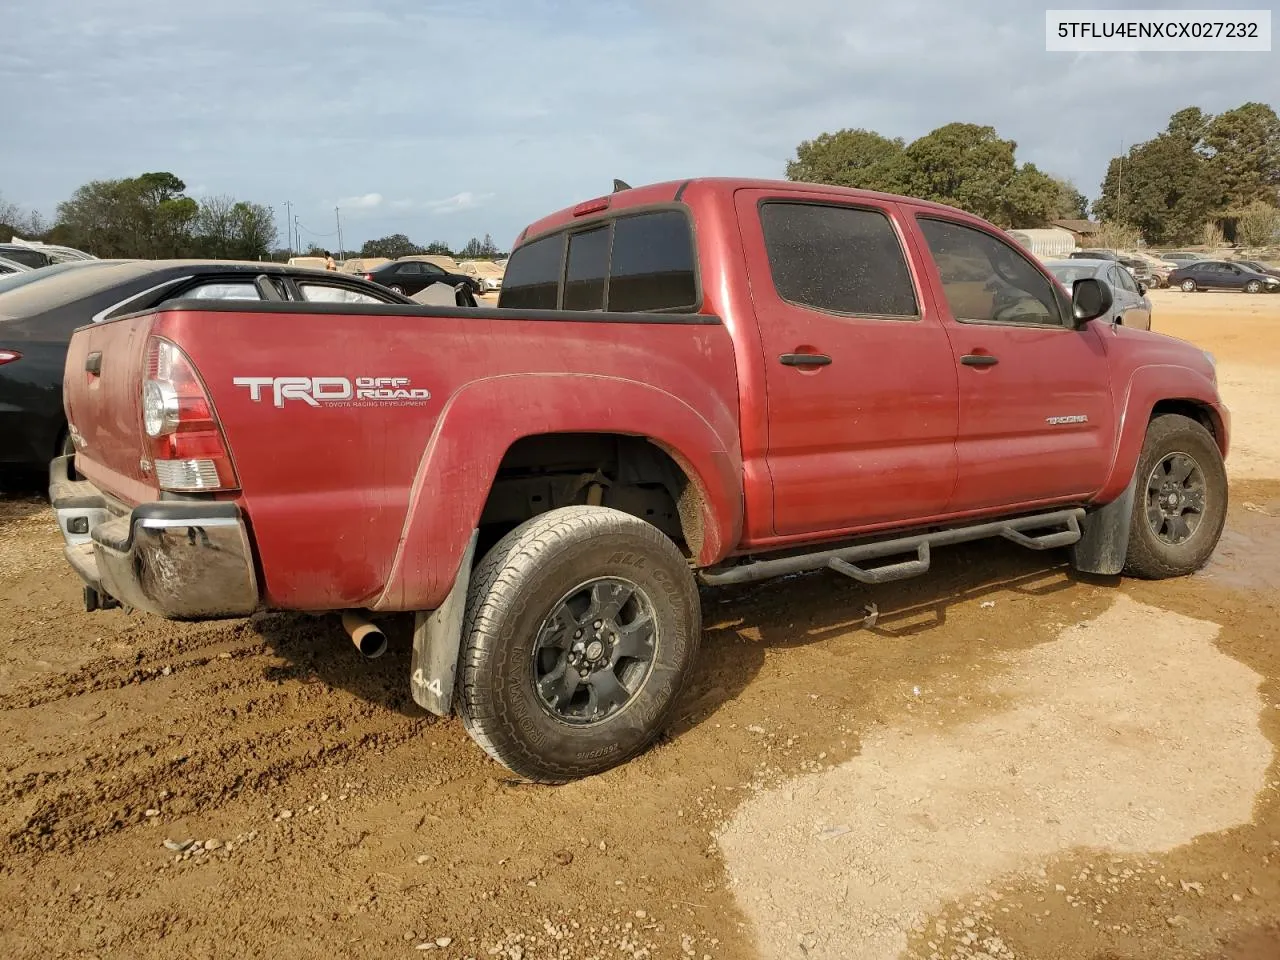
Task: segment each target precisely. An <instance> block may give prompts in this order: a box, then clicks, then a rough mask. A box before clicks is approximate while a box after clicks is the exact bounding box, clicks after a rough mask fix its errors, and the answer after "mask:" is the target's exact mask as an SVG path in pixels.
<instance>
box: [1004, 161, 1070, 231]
mask: <svg viewBox="0 0 1280 960" xmlns="http://www.w3.org/2000/svg"><path fill="white" fill-rule="evenodd" d="M1001 200H1002V204H1001V205H1002V210H1001V214H1000V216H999V217H998V218H996V219H997V220H998V222H1000V223H1001V224H1002V225H1004V226H1007V227H1038V226H1042V225H1043V224H1045V223H1048V222H1049V221H1050V220H1053V219H1055V218H1057V217H1058V216H1060V214H1059V208H1060V207H1061V201H1062V187H1061V184H1059V182H1058V181H1057V180H1055V179H1054V178H1053V177H1051V176H1049V175H1048V174H1047V173H1042V172H1041V171H1040V170H1039V169H1037V167H1036V165H1035V164H1034V163H1026V164H1023V165H1022V166H1021V167H1020V168H1019V169H1018V170H1017V171H1016V172H1015V173H1014V175H1013V176H1012V177H1010V178H1009V182H1008V183H1007V184H1005V186H1004V188H1003V190H1002V193H1001Z"/></svg>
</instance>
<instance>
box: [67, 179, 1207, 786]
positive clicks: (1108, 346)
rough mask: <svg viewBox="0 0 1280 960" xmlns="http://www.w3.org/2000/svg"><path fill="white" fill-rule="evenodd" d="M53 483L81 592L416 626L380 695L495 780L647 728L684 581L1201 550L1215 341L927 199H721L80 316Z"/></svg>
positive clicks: (631, 746) (833, 191) (677, 634)
mask: <svg viewBox="0 0 1280 960" xmlns="http://www.w3.org/2000/svg"><path fill="white" fill-rule="evenodd" d="M65 405H66V410H67V416H68V420H69V422H70V424H71V425H72V428H71V435H72V439H73V441H74V443H75V446H76V453H75V454H74V466H75V473H76V476H77V477H78V478H79V479H74V480H73V479H69V478H68V473H69V469H68V468H69V466H70V463H69V462H68V459H67V458H63V459H60V460H57V461H54V465H53V479H52V486H51V491H50V492H51V496H52V499H53V504H54V507H55V509H56V511H57V515H58V520H59V524H60V526H61V528H62V530H63V533H64V536H65V537H66V540H67V556H68V559H69V560H70V562H71V564H72V565H73V566H74V568H75V569H76V570H77V571H78V573H79V574H80V576H81V577H82V578H83V579H84V580H85V582H86V584H87V586H86V602H87V604H88V605H89V607H90V608H93V607H96V606H109V605H115V604H123V605H125V606H127V607H131V608H138V609H141V610H146V611H150V612H152V613H155V614H159V615H161V616H166V617H171V618H179V619H201V618H214V617H237V616H244V615H247V614H249V613H251V612H253V611H255V610H258V609H262V608H271V609H278V610H299V611H334V612H339V611H340V612H343V614H344V617H343V619H344V622H345V623H346V625H347V627H348V630H349V632H350V633H351V634H352V636H353V638H354V639H355V640H356V642H357V645H358V646H360V647H361V648H362V650H364V652H366V653H368V654H377V653H379V652H381V650H382V649H383V647H384V646H385V640H384V639H383V637H382V635H381V633H380V631H379V629H378V628H377V627H376V626H375V625H373V623H372V622H371V621H370V620H369V619H368V618H369V617H370V616H374V615H380V614H391V613H412V614H414V615H415V630H414V646H413V656H412V667H411V676H410V684H411V688H412V690H413V694H414V697H415V699H416V700H417V701H418V702H419V703H420V704H422V705H423V706H424V707H425V708H427V709H429V710H432V711H434V712H436V713H439V714H446V713H449V712H451V711H452V710H453V709H454V708H455V706H456V708H457V710H458V712H460V714H461V715H462V717H463V718H464V720H465V723H466V727H467V729H468V731H469V732H470V733H471V734H472V735H473V736H474V737H475V739H476V740H477V741H478V742H479V743H480V744H481V745H482V746H483V747H484V748H485V749H486V750H487V751H488V752H489V753H490V754H491V755H492V756H494V757H495V758H496V759H498V760H499V761H501V762H502V763H503V764H505V765H506V766H508V767H509V768H510V769H511V770H513V771H515V772H516V773H517V774H519V775H521V776H523V777H526V778H529V779H532V780H538V781H545V782H559V781H564V780H567V779H571V778H574V777H579V776H583V775H587V774H591V773H594V772H598V771H600V770H603V769H606V768H608V767H610V766H613V765H615V764H617V763H620V762H621V761H623V760H625V759H627V758H629V757H631V756H633V755H634V754H635V753H637V752H638V751H640V750H642V749H643V748H644V747H645V745H646V744H648V743H649V742H650V741H651V740H652V739H653V737H654V736H655V735H656V734H657V732H658V731H659V730H660V729H661V728H662V725H663V723H664V721H665V720H666V718H667V717H668V716H669V714H670V712H671V710H672V707H673V704H674V701H675V700H676V698H677V696H678V694H679V691H680V689H681V685H682V682H683V681H684V679H685V677H686V676H687V674H688V673H689V670H690V663H691V661H692V659H693V657H694V654H695V651H696V648H697V646H698V639H699V632H700V615H699V601H698V587H697V582H698V580H699V579H700V580H701V581H702V582H704V583H706V584H709V585H718V584H728V583H745V582H749V581H754V580H759V579H762V578H765V577H770V576H776V575H778V574H783V573H793V572H796V571H802V570H816V569H820V568H827V569H831V570H833V571H835V572H838V573H841V574H844V575H846V576H849V577H853V578H854V579H856V580H859V581H862V582H865V583H871V584H875V583H882V582H885V581H887V580H891V579H896V578H900V577H905V576H910V575H913V574H918V573H923V572H925V571H926V570H927V569H928V567H929V561H930V550H931V549H933V548H936V547H938V546H941V545H943V544H948V543H955V542H959V541H963V540H973V539H977V538H980V537H990V536H998V537H1004V538H1006V539H1008V540H1011V541H1013V542H1015V543H1018V544H1021V545H1023V546H1026V547H1031V548H1036V549H1048V548H1060V547H1065V548H1069V549H1070V551H1071V558H1072V561H1073V562H1074V564H1075V566H1076V567H1077V568H1078V569H1080V570H1084V571H1090V572H1094V573H1102V574H1117V573H1120V572H1121V571H1124V572H1127V573H1130V574H1132V575H1136V576H1141V577H1167V576H1176V575H1181V574H1186V573H1189V572H1191V571H1194V570H1196V569H1197V568H1199V567H1200V566H1201V565H1202V564H1203V563H1204V562H1205V561H1206V560H1207V559H1208V557H1209V555H1210V554H1211V553H1212V551H1213V549H1214V547H1215V545H1216V543H1217V540H1218V537H1219V535H1220V533H1221V529H1222V525H1223V522H1224V518H1225V515H1226V506H1227V481H1226V474H1225V471H1224V467H1223V459H1224V457H1225V455H1226V452H1227V445H1228V429H1229V418H1228V413H1227V411H1226V409H1225V408H1224V406H1223V404H1222V401H1221V399H1220V398H1219V395H1218V389H1217V383H1216V375H1215V371H1214V363H1213V358H1212V357H1211V356H1209V355H1208V354H1206V353H1205V352H1203V351H1201V350H1199V349H1197V348H1196V347H1194V346H1192V345H1191V344H1189V343H1185V342H1183V341H1180V340H1175V339H1172V338H1170V337H1167V336H1162V335H1159V334H1154V333H1150V332H1147V331H1138V330H1132V329H1129V328H1126V327H1124V326H1122V325H1118V324H1117V323H1115V322H1114V317H1113V316H1112V310H1111V303H1110V294H1109V291H1108V289H1107V288H1106V287H1105V286H1103V285H1100V284H1099V283H1098V282H1097V281H1094V280H1081V281H1078V282H1077V283H1076V284H1075V286H1074V289H1073V290H1072V291H1071V292H1068V291H1066V290H1064V289H1063V288H1062V287H1061V286H1059V284H1058V283H1057V282H1056V281H1055V280H1054V278H1053V276H1052V275H1051V274H1049V273H1048V272H1047V271H1046V270H1044V269H1043V268H1042V267H1041V266H1040V265H1039V264H1038V263H1037V262H1036V261H1035V260H1034V259H1032V258H1031V257H1030V256H1029V255H1028V254H1027V253H1026V252H1025V251H1024V250H1022V249H1021V248H1020V247H1018V246H1017V245H1016V244H1015V243H1013V242H1011V240H1010V238H1009V237H1008V236H1007V235H1006V234H1004V233H1003V232H1001V231H1000V230H998V229H996V228H995V227H993V226H991V225H990V224H988V223H985V222H984V221H982V220H979V219H977V218H975V217H972V216H969V215H968V214H965V213H962V212H961V211H959V210H955V209H952V208H949V207H944V206H940V205H937V204H933V203H926V202H922V201H918V200H911V199H907V198H903V197H896V196H888V195H884V194H877V193H869V192H862V191H852V190H844V189H838V188H834V187H824V186H815V185H810V184H798V183H776V182H768V181H748V180H690V181H687V182H679V183H664V184H657V185H654V186H647V187H642V188H635V189H631V188H626V189H622V190H619V191H616V192H615V193H613V194H611V195H609V196H605V197H601V198H599V199H595V200H590V201H587V202H585V203H582V204H579V205H578V206H576V207H573V208H571V209H567V210H563V211H561V212H559V213H556V214H553V215H552V216H549V217H547V218H546V219H544V220H541V221H539V222H537V223H534V224H532V225H531V226H530V227H528V228H527V229H526V230H525V231H524V233H522V234H521V236H520V238H519V240H518V243H517V245H516V247H515V250H514V252H513V253H512V256H511V261H510V264H509V266H508V269H507V272H506V276H505V278H504V282H503V289H502V294H501V299H500V301H499V304H498V306H497V308H494V309H471V310H468V309H463V308H435V307H425V306H424V307H414V306H389V305H364V304H338V303H325V304H319V303H292V302H280V301H275V302H271V301H264V302H226V303H211V302H207V301H189V302H184V301H180V302H176V303H170V304H167V305H165V306H164V307H162V308H159V309H157V310H154V311H150V312H145V313H138V314H134V315H131V316H124V317H120V318H117V319H113V320H110V321H108V322H102V323H98V324H93V325H89V326H85V327H82V328H81V329H80V330H78V331H77V332H76V334H75V336H74V338H73V340H72V342H71V346H70V351H69V354H68V358H67V367H66V377H65Z"/></svg>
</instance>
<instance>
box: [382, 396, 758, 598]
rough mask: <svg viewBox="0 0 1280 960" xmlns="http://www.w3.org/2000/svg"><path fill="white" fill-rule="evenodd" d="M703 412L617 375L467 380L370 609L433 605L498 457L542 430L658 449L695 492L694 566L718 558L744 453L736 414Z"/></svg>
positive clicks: (449, 406)
mask: <svg viewBox="0 0 1280 960" xmlns="http://www.w3.org/2000/svg"><path fill="white" fill-rule="evenodd" d="M707 413H708V415H709V416H710V417H712V418H713V419H714V420H715V421H716V425H714V426H713V424H712V423H710V422H708V420H707V417H704V416H703V415H702V414H700V413H699V412H698V411H697V410H695V409H694V408H693V407H691V406H689V405H688V404H687V403H685V402H684V401H683V400H680V399H678V398H676V397H674V396H672V395H671V394H669V393H665V392H663V391H662V390H660V389H658V388H657V387H654V386H651V385H650V384H646V383H640V382H637V381H634V380H624V379H620V378H615V377H607V376H584V375H582V374H572V375H562V374H515V375H511V376H500V377H491V378H488V379H485V380H477V381H472V382H471V383H469V384H467V385H466V386H464V387H462V388H461V389H460V390H458V391H457V392H456V393H455V394H453V395H452V396H451V397H450V398H449V400H448V402H447V403H446V405H445V409H444V410H443V411H442V412H441V414H440V417H439V419H438V420H437V422H436V426H435V430H434V432H433V433H432V436H431V439H430V440H429V442H428V444H427V448H426V451H425V452H424V453H423V455H422V460H421V461H420V463H419V466H418V469H417V472H416V474H415V476H414V482H413V488H412V491H411V493H410V497H409V509H408V513H407V516H406V519H405V526H404V529H403V532H402V533H401V536H400V542H399V546H398V549H397V551H396V557H395V561H394V564H393V566H392V569H391V574H390V576H389V577H388V579H387V585H386V587H385V589H384V590H383V592H382V594H381V596H379V597H378V598H377V600H376V601H375V602H374V603H373V604H372V609H374V610H378V611H407V610H432V609H435V608H436V607H437V606H439V605H440V603H441V602H442V601H443V600H444V598H445V596H446V595H447V594H448V593H449V589H450V586H451V585H452V583H453V581H454V578H455V577H456V576H457V573H458V570H459V565H460V563H461V561H462V557H463V554H464V552H465V550H466V546H467V543H468V541H469V540H470V537H471V535H472V532H473V531H474V530H475V528H476V525H477V523H478V522H479V519H480V514H481V512H482V510H483V508H484V503H485V500H486V499H487V498H488V495H489V490H490V488H491V486H492V484H493V480H494V477H495V476H496V475H497V471H498V466H499V464H500V463H501V462H502V458H503V456H504V455H505V454H506V452H507V449H508V448H509V447H510V446H511V444H513V443H515V442H516V441H517V440H520V439H522V438H523V437H528V436H536V435H538V434H543V433H616V434H627V435H633V436H639V437H646V438H648V439H649V440H651V441H652V442H654V443H656V444H657V445H659V446H660V447H662V448H663V449H664V450H665V451H666V452H667V453H669V454H671V456H672V457H673V458H674V459H675V461H676V462H677V463H678V464H680V465H681V466H682V467H683V468H684V469H685V470H686V472H687V473H688V475H689V478H690V480H691V481H692V483H693V484H694V486H695V487H696V488H697V490H696V492H697V496H698V503H697V505H696V512H697V516H698V517H699V519H700V520H701V534H702V542H701V546H700V549H699V550H698V554H697V557H696V560H697V562H698V563H699V565H702V566H706V565H710V564H712V563H714V562H716V561H717V560H720V559H721V558H722V557H724V556H725V555H726V554H727V553H728V552H729V551H730V550H732V549H733V548H734V546H735V545H736V544H737V542H738V539H739V536H740V534H741V526H742V467H741V453H740V451H739V448H738V437H737V430H736V426H735V420H734V418H733V412H732V411H730V410H728V409H715V410H711V411H707ZM517 414H518V415H517ZM717 427H718V428H719V429H717Z"/></svg>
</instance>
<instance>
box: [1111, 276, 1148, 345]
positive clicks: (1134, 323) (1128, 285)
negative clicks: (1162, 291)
mask: <svg viewBox="0 0 1280 960" xmlns="http://www.w3.org/2000/svg"><path fill="white" fill-rule="evenodd" d="M1107 280H1108V282H1109V283H1110V284H1111V289H1112V290H1113V291H1115V298H1116V302H1117V304H1118V309H1117V310H1116V313H1117V315H1118V316H1119V317H1120V322H1121V323H1122V324H1124V325H1125V326H1126V327H1133V328H1134V329H1136V330H1147V329H1150V327H1151V307H1150V304H1149V303H1148V302H1147V300H1146V298H1145V297H1143V295H1142V294H1141V293H1139V292H1138V284H1137V282H1136V281H1135V280H1134V279H1133V275H1132V274H1131V273H1129V271H1128V270H1126V269H1125V268H1124V267H1123V266H1120V265H1116V266H1114V267H1111V269H1110V270H1109V271H1108V274H1107Z"/></svg>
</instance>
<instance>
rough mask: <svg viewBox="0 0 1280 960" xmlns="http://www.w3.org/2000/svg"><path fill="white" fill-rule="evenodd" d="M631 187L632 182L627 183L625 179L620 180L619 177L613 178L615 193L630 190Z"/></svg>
mask: <svg viewBox="0 0 1280 960" xmlns="http://www.w3.org/2000/svg"><path fill="white" fill-rule="evenodd" d="M630 189H631V184H629V183H627V182H626V181H625V180H619V179H618V178H617V177H614V178H613V192H614V193H621V192H622V191H623V190H630Z"/></svg>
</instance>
